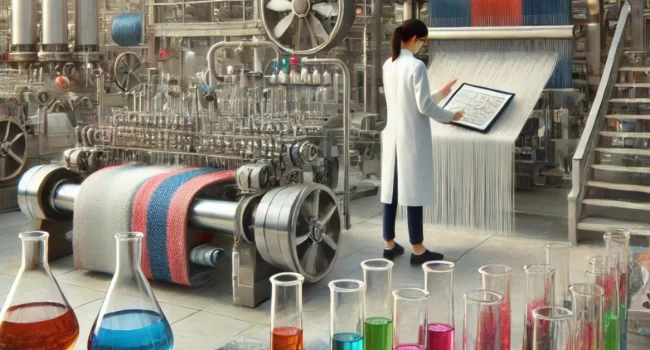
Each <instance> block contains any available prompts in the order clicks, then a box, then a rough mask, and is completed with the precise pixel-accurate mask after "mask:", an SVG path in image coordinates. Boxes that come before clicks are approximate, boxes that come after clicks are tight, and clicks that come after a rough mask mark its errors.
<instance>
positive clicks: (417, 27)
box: [390, 19, 429, 61]
mask: <svg viewBox="0 0 650 350" xmlns="http://www.w3.org/2000/svg"><path fill="white" fill-rule="evenodd" d="M414 36H415V37H418V38H426V37H427V36H429V28H427V25H426V24H424V22H422V21H420V20H419V19H409V20H406V21H405V22H404V23H402V25H401V26H399V27H397V28H395V30H394V31H393V38H392V39H391V41H390V46H391V52H392V57H393V61H395V60H396V59H397V57H399V53H400V51H402V42H404V41H409V40H411V39H412V38H413V37H414Z"/></svg>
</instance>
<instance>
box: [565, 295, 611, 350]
mask: <svg viewBox="0 0 650 350" xmlns="http://www.w3.org/2000/svg"><path fill="white" fill-rule="evenodd" d="M569 290H570V291H571V295H572V297H573V300H572V302H573V327H575V328H574V330H573V349H574V350H601V349H602V345H603V344H602V341H603V333H604V332H603V289H602V288H600V287H599V286H597V285H595V284H593V283H579V284H574V285H572V286H571V287H570V288H569Z"/></svg>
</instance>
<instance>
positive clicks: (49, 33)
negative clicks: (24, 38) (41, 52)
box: [41, 0, 68, 45]
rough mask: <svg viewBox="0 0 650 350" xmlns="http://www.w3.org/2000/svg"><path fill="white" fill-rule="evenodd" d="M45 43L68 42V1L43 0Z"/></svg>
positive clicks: (57, 43) (60, 43)
mask: <svg viewBox="0 0 650 350" xmlns="http://www.w3.org/2000/svg"><path fill="white" fill-rule="evenodd" d="M42 13H43V15H42V16H43V25H42V27H41V29H42V32H43V40H42V41H41V44H43V45H62V44H65V45H67V44H68V1H67V0H43V12H42Z"/></svg>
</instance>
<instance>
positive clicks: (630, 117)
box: [607, 114, 650, 120]
mask: <svg viewBox="0 0 650 350" xmlns="http://www.w3.org/2000/svg"><path fill="white" fill-rule="evenodd" d="M607 119H616V120H650V115H641V114H639V115H637V114H608V115H607Z"/></svg>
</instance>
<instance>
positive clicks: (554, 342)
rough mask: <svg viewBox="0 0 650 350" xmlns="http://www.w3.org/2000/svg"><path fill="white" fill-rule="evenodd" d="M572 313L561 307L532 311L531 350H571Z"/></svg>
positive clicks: (547, 307) (541, 308) (545, 307)
mask: <svg viewBox="0 0 650 350" xmlns="http://www.w3.org/2000/svg"><path fill="white" fill-rule="evenodd" d="M572 322H573V313H572V312H571V311H570V310H568V309H565V308H563V307H556V306H543V307H540V308H537V309H535V310H533V323H534V326H533V350H571V349H573V333H572V329H573V327H572Z"/></svg>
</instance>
